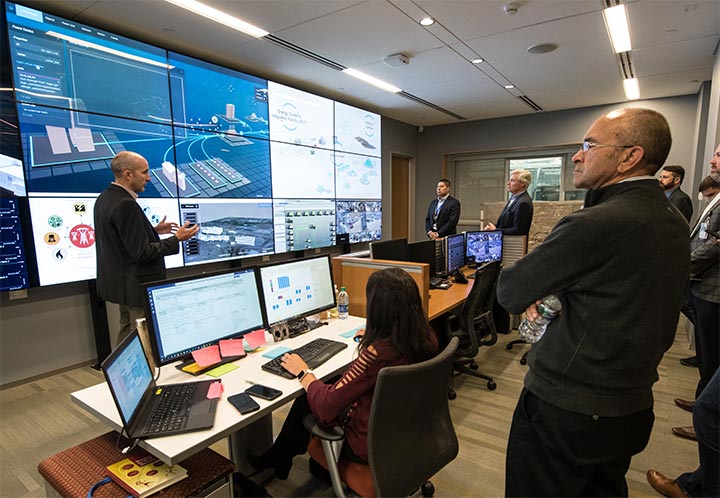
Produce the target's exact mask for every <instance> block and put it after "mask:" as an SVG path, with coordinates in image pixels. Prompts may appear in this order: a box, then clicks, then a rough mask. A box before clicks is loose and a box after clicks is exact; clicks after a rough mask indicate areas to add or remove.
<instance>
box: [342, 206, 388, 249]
mask: <svg viewBox="0 0 720 498" xmlns="http://www.w3.org/2000/svg"><path fill="white" fill-rule="evenodd" d="M337 233H338V235H342V234H348V236H349V239H350V243H351V244H355V243H358V242H370V241H372V240H380V239H381V238H382V202H380V201H338V202H337Z"/></svg>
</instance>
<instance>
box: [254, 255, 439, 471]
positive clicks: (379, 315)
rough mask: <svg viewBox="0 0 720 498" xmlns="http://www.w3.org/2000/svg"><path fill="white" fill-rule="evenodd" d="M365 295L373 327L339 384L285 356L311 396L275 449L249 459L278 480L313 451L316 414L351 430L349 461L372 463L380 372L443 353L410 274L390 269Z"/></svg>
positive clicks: (301, 401)
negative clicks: (309, 423)
mask: <svg viewBox="0 0 720 498" xmlns="http://www.w3.org/2000/svg"><path fill="white" fill-rule="evenodd" d="M365 293H366V296H367V313H366V314H367V324H366V328H365V330H364V333H362V332H363V331H361V333H359V334H358V336H359V341H360V344H359V346H358V353H359V354H358V358H357V359H356V360H355V361H353V362H352V363H351V364H350V367H349V368H348V370H347V371H346V372H345V374H343V376H342V377H340V379H339V380H337V382H335V383H333V384H326V383H324V382H323V381H321V380H319V379H318V378H317V377H315V374H313V373H312V371H310V370H309V368H308V366H307V364H306V363H305V362H304V361H303V360H302V358H300V357H299V356H298V355H296V354H286V355H284V356H283V359H282V365H283V367H285V369H286V370H287V371H288V372H290V373H292V374H294V375H296V376H297V377H298V379H299V381H300V383H301V384H302V386H303V388H304V389H305V391H307V394H306V395H305V396H302V397H300V398H298V399H296V400H295V402H294V403H293V406H292V408H291V409H290V412H289V413H288V416H287V418H286V419H285V423H284V424H283V427H282V429H281V431H280V434H279V435H278V437H277V439H276V440H275V443H274V444H273V446H272V447H271V448H270V449H269V450H268V451H267V452H265V453H264V454H263V455H261V456H254V455H248V460H249V462H250V464H251V465H252V466H253V467H254V468H256V469H258V470H261V469H267V468H273V469H274V471H275V477H277V478H278V479H287V476H288V473H289V472H290V467H291V466H292V459H293V457H294V456H296V455H301V454H304V453H305V452H306V451H307V446H308V443H309V442H310V433H309V432H308V431H307V430H306V429H305V427H304V425H303V419H304V418H305V415H306V414H308V413H310V412H312V413H313V414H314V415H315V416H316V417H318V419H319V420H320V421H321V422H322V423H323V424H341V425H342V426H343V427H344V429H345V443H344V444H343V449H342V455H343V457H344V458H348V459H351V460H354V461H358V462H362V463H367V459H368V450H367V429H368V418H369V416H370V404H371V402H372V398H373V393H374V391H375V383H376V381H377V376H378V372H379V371H380V369H382V368H384V367H388V366H393V365H407V364H411V363H418V362H421V361H424V360H428V359H430V358H432V357H434V356H435V355H436V354H437V353H438V343H437V338H436V337H435V332H434V331H433V329H432V328H431V327H430V324H429V323H428V320H427V318H426V317H425V313H424V312H423V309H422V304H421V301H420V293H419V291H418V288H417V285H416V284H415V282H414V281H413V279H412V278H410V276H409V275H408V274H407V273H406V272H405V271H403V270H400V269H398V268H388V269H385V270H381V271H378V272H376V273H373V274H372V275H371V276H370V278H369V279H368V283H367V287H366V289H365Z"/></svg>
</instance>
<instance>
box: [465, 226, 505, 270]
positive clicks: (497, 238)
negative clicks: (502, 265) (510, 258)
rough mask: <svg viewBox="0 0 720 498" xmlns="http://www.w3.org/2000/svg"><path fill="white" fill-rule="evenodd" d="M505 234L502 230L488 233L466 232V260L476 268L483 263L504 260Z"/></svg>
mask: <svg viewBox="0 0 720 498" xmlns="http://www.w3.org/2000/svg"><path fill="white" fill-rule="evenodd" d="M502 244H503V233H502V231H501V230H494V231H488V232H466V234H465V260H466V262H467V264H469V265H473V266H475V267H477V266H479V265H481V264H482V263H488V262H490V261H500V260H502Z"/></svg>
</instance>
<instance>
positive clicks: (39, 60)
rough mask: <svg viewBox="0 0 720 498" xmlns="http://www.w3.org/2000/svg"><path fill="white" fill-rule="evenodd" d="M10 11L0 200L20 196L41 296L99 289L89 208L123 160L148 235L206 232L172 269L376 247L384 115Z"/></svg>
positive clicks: (11, 6) (45, 16)
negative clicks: (64, 286) (192, 228)
mask: <svg viewBox="0 0 720 498" xmlns="http://www.w3.org/2000/svg"><path fill="white" fill-rule="evenodd" d="M4 5H5V17H4V18H3V20H4V21H7V22H6V27H5V29H4V32H3V36H5V35H7V40H8V41H9V43H5V44H4V45H5V47H4V49H6V50H7V51H8V52H9V57H5V64H6V65H7V71H4V76H5V77H6V78H9V75H12V79H13V81H12V82H10V83H8V85H7V87H8V88H15V93H14V95H10V96H8V95H7V94H6V93H3V99H4V101H6V103H7V105H5V104H4V107H3V114H4V113H5V111H6V110H7V109H5V107H9V108H10V110H12V112H13V115H15V114H16V115H17V119H16V121H17V127H16V128H15V129H13V130H11V131H12V133H13V134H14V136H15V137H16V141H17V143H19V145H20V148H18V154H17V156H18V157H17V158H15V157H8V158H7V159H5V156H3V157H2V160H1V161H0V186H3V187H4V188H6V189H8V190H12V191H13V192H16V195H27V196H29V198H30V202H29V210H30V216H29V218H30V220H31V221H32V234H33V236H32V239H33V241H34V243H35V247H36V255H35V256H36V258H37V271H38V272H39V276H38V277H39V278H38V280H39V282H40V284H41V285H50V284H56V283H63V282H70V281H77V280H84V279H92V278H95V271H96V270H95V243H94V242H95V241H94V221H93V216H92V206H93V204H94V202H95V199H96V198H97V196H98V195H99V194H100V193H101V192H102V191H103V190H105V189H106V188H107V186H108V185H109V184H110V182H112V181H113V179H114V178H113V174H112V171H111V169H110V163H111V161H112V158H113V157H114V156H115V155H116V154H117V153H118V152H121V151H132V152H137V153H139V154H141V155H142V156H143V157H145V158H146V159H147V161H148V165H149V169H150V181H149V182H148V183H147V185H146V186H145V190H144V191H143V192H141V193H140V194H139V195H140V197H139V199H138V203H139V204H140V206H141V208H142V209H143V212H144V213H145V215H146V216H147V217H148V219H149V220H150V221H151V223H153V224H157V223H158V222H159V221H161V220H162V219H164V218H166V219H167V221H176V222H178V223H183V222H184V221H193V222H197V223H200V225H201V229H200V232H199V233H198V235H197V236H195V237H194V238H193V239H191V240H189V241H187V242H185V243H183V247H182V251H181V252H180V254H177V255H174V256H170V257H168V258H166V266H167V267H179V266H186V265H197V264H203V263H207V262H211V261H222V260H228V259H236V258H244V257H252V256H258V255H264V254H271V253H273V252H275V253H277V252H285V251H298V250H303V249H314V248H319V247H328V246H331V245H334V244H335V243H336V240H337V238H336V237H337V236H339V235H344V234H347V235H348V237H347V238H348V239H349V241H350V242H351V243H355V242H367V241H371V240H379V239H380V238H381V229H382V228H381V218H382V215H381V202H380V199H381V194H382V184H381V177H382V175H381V159H380V158H381V141H380V137H381V133H380V132H381V128H380V125H381V123H380V120H381V118H380V116H379V115H377V114H373V113H370V112H368V111H365V110H362V109H358V108H355V107H352V106H349V105H346V104H342V103H339V102H334V101H332V100H330V99H327V98H324V97H320V96H317V95H313V94H311V93H308V92H304V91H301V90H297V89H294V88H291V87H288V86H285V85H280V84H277V83H274V82H272V81H267V80H265V79H262V78H258V77H256V76H252V75H248V74H245V73H242V72H239V71H236V70H233V69H229V68H226V67H222V66H218V65H215V64H211V63H208V62H205V61H202V60H198V59H195V58H192V57H188V56H186V55H182V54H179V53H174V52H170V51H167V50H166V49H164V48H161V47H156V46H153V45H150V44H147V43H143V42H140V41H137V40H133V39H131V38H127V37H124V36H121V35H117V34H115V33H110V32H108V31H105V30H101V29H97V28H94V27H92V26H86V25H84V24H80V23H77V22H75V21H71V20H68V19H63V18H62V17H59V16H55V15H52V14H49V13H46V12H42V11H40V10H37V9H33V8H30V7H25V6H23V5H20V4H16V3H12V2H4ZM3 41H5V39H3ZM8 59H9V61H8ZM4 86H5V85H4ZM10 93H11V92H10ZM29 233H30V231H29V230H28V234H29ZM28 236H29V235H28ZM342 240H345V238H343V239H342ZM31 280H33V279H32V278H31Z"/></svg>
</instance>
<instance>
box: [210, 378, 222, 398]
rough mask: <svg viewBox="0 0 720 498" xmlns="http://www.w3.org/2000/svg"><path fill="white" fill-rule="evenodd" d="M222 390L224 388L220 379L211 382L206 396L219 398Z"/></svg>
mask: <svg viewBox="0 0 720 498" xmlns="http://www.w3.org/2000/svg"><path fill="white" fill-rule="evenodd" d="M223 391H224V388H223V385H222V382H221V381H217V382H213V383H212V384H210V389H208V393H207V398H208V399H215V398H219V397H220V395H221V394H222V393H223Z"/></svg>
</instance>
